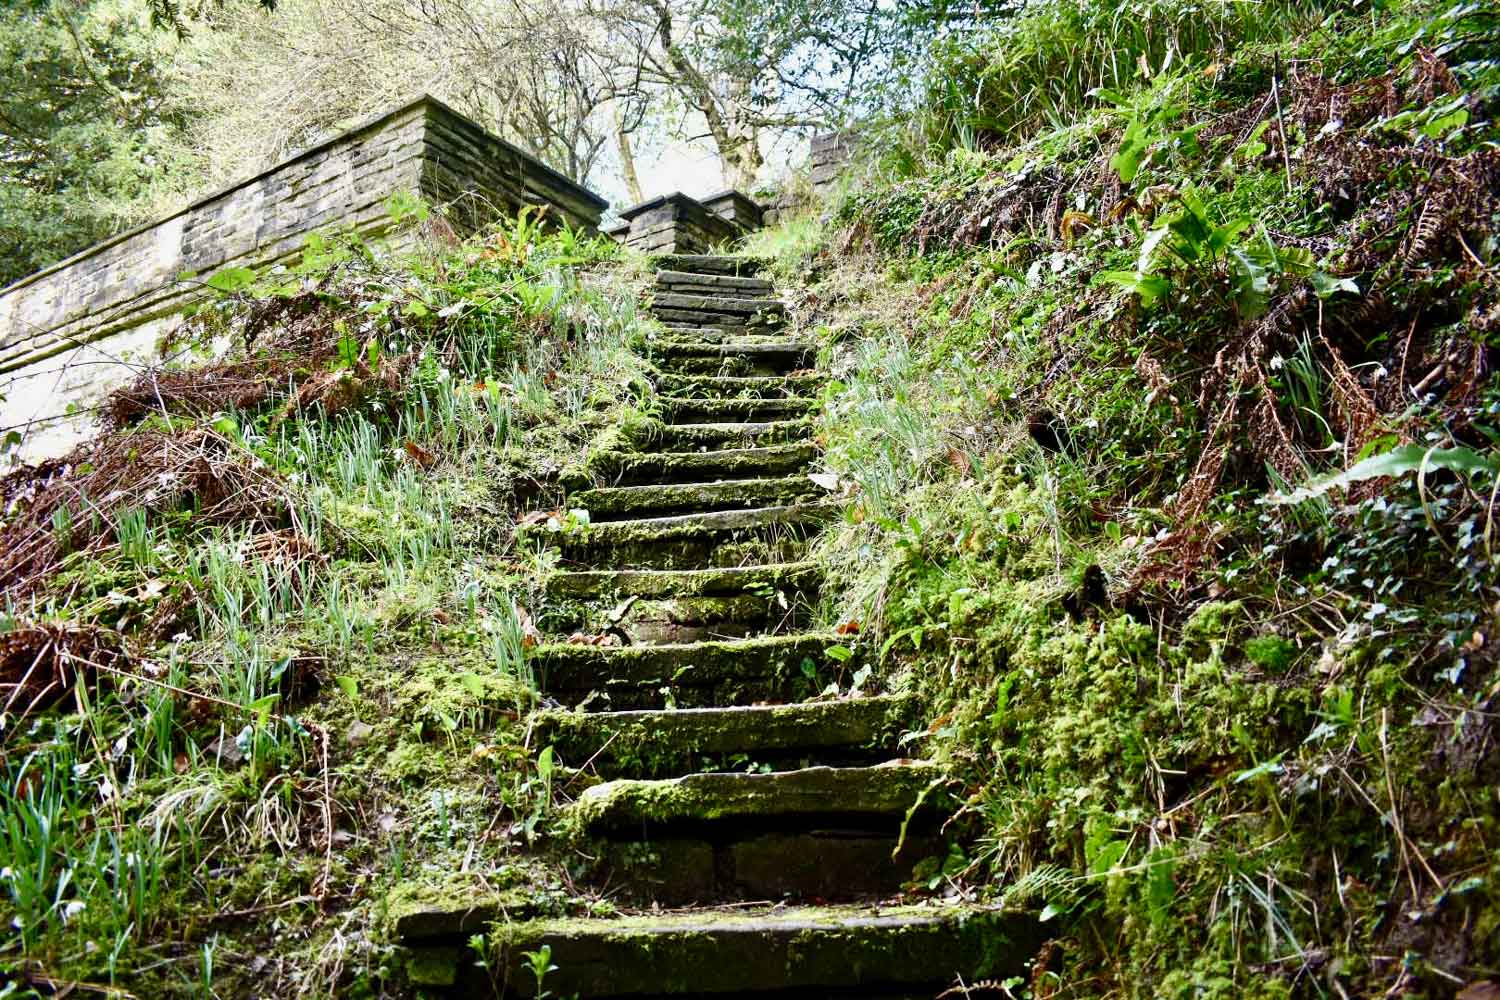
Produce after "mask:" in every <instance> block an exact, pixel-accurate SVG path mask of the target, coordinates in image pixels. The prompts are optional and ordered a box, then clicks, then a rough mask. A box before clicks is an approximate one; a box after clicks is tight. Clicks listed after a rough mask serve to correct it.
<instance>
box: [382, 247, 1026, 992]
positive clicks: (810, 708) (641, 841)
mask: <svg viewBox="0 0 1500 1000" xmlns="http://www.w3.org/2000/svg"><path fill="white" fill-rule="evenodd" d="M651 308H652V310H653V312H654V314H655V315H656V317H657V318H658V319H660V320H661V321H662V323H663V325H664V327H665V333H666V336H665V338H664V339H662V340H661V341H660V342H659V343H656V344H654V345H653V346H652V348H651V350H652V360H653V362H654V364H655V366H656V368H657V371H658V372H659V375H658V381H657V388H658V392H659V396H660V399H661V403H662V413H661V417H662V420H663V425H662V427H661V429H660V433H659V434H657V435H656V436H655V437H654V439H653V440H652V442H651V444H650V445H649V448H650V449H652V450H643V451H639V452H633V453H623V454H619V455H617V456H613V457H612V458H611V459H610V460H609V461H607V462H605V463H604V464H602V465H599V466H597V467H595V469H594V471H595V472H596V473H597V477H596V478H597V479H598V482H597V483H596V484H594V485H592V486H590V487H589V488H587V489H584V490H582V491H578V492H575V493H574V494H573V495H572V496H571V497H570V499H569V506H570V507H582V508H586V509H587V510H588V511H589V512H590V519H591V524H590V525H589V526H588V527H587V529H585V530H583V531H581V532H578V533H576V534H570V535H568V536H567V537H565V538H563V539H562V540H561V541H558V542H556V544H557V545H558V547H559V548H560V553H559V555H560V558H561V566H562V567H563V568H562V569H561V570H560V571H559V572H558V573H556V574H555V575H554V576H553V577H552V578H551V580H550V581H549V584H548V589H549V596H550V598H551V600H550V601H549V611H548V614H547V616H546V617H545V618H543V619H540V622H541V624H542V626H543V628H544V629H545V630H546V631H547V632H548V633H550V634H556V635H566V634H568V633H569V632H574V633H576V634H577V637H579V638H590V637H592V636H610V637H612V638H610V639H609V641H610V642H611V643H613V644H611V645H601V644H592V643H588V642H581V641H575V642H555V643H549V644H544V645H541V646H539V647H538V648H537V649H535V650H534V651H533V653H534V655H533V661H532V662H533V665H534V667H535V670H536V673H537V677H538V680H539V683H540V685H541V687H542V690H543V692H544V694H545V695H546V696H548V697H549V698H550V699H553V700H554V701H555V702H557V703H559V704H561V705H563V706H566V707H565V708H561V709H550V710H547V711H544V712H541V713H538V714H537V715H535V716H533V720H532V727H533V728H532V743H533V745H534V746H548V745H550V746H552V747H553V748H554V749H555V751H556V753H557V755H558V757H559V758H560V760H561V761H563V762H564V763H565V764H567V765H569V766H572V767H586V768H587V769H588V770H589V771H591V772H593V773H597V774H598V775H600V776H601V777H603V778H605V779H607V780H604V781H603V782H602V783H599V784H596V785H594V786H593V787H590V788H588V789H587V790H585V791H584V792H582V794H580V795H579V796H578V797H577V799H576V801H574V802H573V803H572V804H571V805H570V806H568V807H567V808H568V824H569V826H570V829H571V830H572V831H573V835H574V842H573V844H572V847H573V853H572V857H573V859H574V863H573V868H574V870H575V871H574V874H575V878H576V879H577V880H578V882H579V883H580V884H585V885H591V886H593V887H595V888H596V889H597V890H599V891H601V892H603V893H604V894H606V895H607V896H608V897H609V898H610V899H611V900H613V901H614V903H615V904H616V905H617V906H618V907H619V908H620V909H621V910H622V912H624V913H625V914H626V915H624V916H620V917H612V918H590V919H554V920H548V919H530V920H528V919H519V918H520V917H523V916H524V914H517V913H514V912H509V911H506V912H505V916H506V920H505V921H504V922H502V923H500V924H498V925H496V926H494V927H490V928H489V930H488V933H489V934H490V938H489V940H490V942H491V945H492V947H495V948H497V949H498V956H499V957H498V961H497V962H495V963H492V966H491V968H490V969H489V970H488V971H484V970H480V969H478V968H475V967H471V966H468V965H466V964H464V963H463V962H461V961H460V962H456V963H454V965H453V966H442V967H443V968H450V967H452V968H454V972H453V974H452V975H451V976H446V975H445V976H439V977H437V981H439V982H446V981H447V980H448V979H450V978H451V979H452V987H453V991H454V995H460V996H477V995H494V994H495V993H496V992H502V993H504V992H509V993H513V994H515V995H520V996H530V995H534V993H535V990H534V984H533V982H532V979H531V977H530V974H529V973H528V972H526V971H525V969H524V959H523V957H522V955H523V953H524V952H528V951H535V950H536V949H537V948H539V947H540V946H542V945H543V944H546V945H548V946H550V948H551V957H552V962H553V964H555V965H557V966H558V969H557V971H556V972H554V973H552V974H551V975H550V976H548V978H547V979H546V982H545V984H544V986H545V989H547V990H549V991H551V995H553V996H558V997H569V996H574V995H577V996H580V997H614V996H684V995H702V994H714V995H728V996H733V995H742V994H743V995H750V994H762V993H766V992H774V993H776V994H778V995H782V996H805V997H813V996H819V997H825V996H889V997H905V996H928V997H930V996H934V995H935V994H936V993H938V992H941V991H942V990H943V989H944V988H946V987H948V986H949V985H951V984H952V983H954V982H955V980H956V979H957V978H958V977H962V979H963V981H965V982H969V983H973V982H974V981H975V980H976V979H980V978H983V977H993V976H1000V975H1008V974H1013V973H1015V972H1016V971H1018V970H1020V969H1021V967H1022V966H1023V964H1024V962H1025V960H1026V959H1027V958H1028V957H1030V955H1031V954H1033V953H1034V951H1035V946H1036V943H1037V929H1036V926H1035V924H1034V923H1033V922H1031V921H1028V920H1026V919H1023V918H1020V917H1018V916H1017V915H1015V914H1012V913H1006V912H1001V911H997V910H993V909H984V908H979V907H971V906H965V905H961V904H954V903H938V902H934V901H924V900H923V899H922V898H921V897H918V896H907V895H903V883H904V882H905V881H906V880H907V879H909V877H910V875H911V870H912V866H913V864H914V863H915V862H917V861H918V860H920V859H921V858H923V857H926V856H929V855H931V854H934V853H937V852H939V851H940V850H941V849H942V841H941V837H940V823H941V820H942V819H943V818H944V812H943V807H944V805H945V804H946V801H945V798H944V795H945V793H944V791H943V783H942V782H941V781H940V780H938V779H939V777H940V775H939V772H938V770H937V768H936V767H935V766H934V765H932V764H929V763H926V762H922V761H912V760H905V759H902V757H901V755H900V752H899V748H898V738H899V735H900V734H901V732H902V731H903V730H904V729H907V728H910V727H911V726H912V725H914V724H915V722H916V720H915V718H914V706H913V705H912V704H911V703H910V701H908V700H907V699H904V698H900V697H894V696H888V695H880V696H867V697H859V698H842V699H834V700H826V699H824V700H813V699H816V698H817V697H818V695H819V693H820V692H822V691H823V690H824V688H825V687H827V686H828V685H829V684H830V683H838V684H841V685H842V687H843V688H844V689H846V690H847V688H848V687H849V684H850V678H851V675H852V673H853V671H854V668H855V667H856V666H857V659H856V660H851V659H850V658H849V657H848V653H847V650H846V649H844V648H838V649H834V652H835V653H837V654H839V655H838V656H831V655H830V654H829V650H830V649H831V648H834V647H846V646H848V645H849V641H848V640H847V639H841V638H840V637H837V636H835V635H832V634H828V633H820V632H816V631H811V630H810V623H811V621H812V617H813V616H812V613H811V608H812V606H813V602H814V601H815V600H816V597H817V591H818V588H819V587H820V585H821V584H822V582H823V581H822V578H821V574H820V572H819V570H818V568H817V566H816V565H814V564H813V563H812V562H810V561H807V547H808V544H809V540H810V538H811V537H812V536H813V535H815V534H816V533H817V531H818V530H819V529H820V528H821V527H822V525H823V524H824V523H825V522H826V521H827V520H828V519H829V518H831V517H834V516H836V514H837V512H838V508H837V506H836V505H835V504H834V503H832V502H831V501H830V500H829V499H828V498H827V496H826V494H825V493H824V492H823V491H822V490H821V488H819V487H818V486H816V484H814V483H813V482H812V481H811V480H810V479H809V478H808V477H807V474H806V473H807V469H808V467H809V465H810V463H811V462H812V461H813V460H814V459H815V457H816V454H817V450H816V447H815V446H814V445H813V444H812V443H811V441H810V440H809V433H810V427H809V423H808V420H807V415H808V414H809V413H810V412H811V410H812V409H813V407H814V405H815V398H816V394H817V392H818V391H819V387H820V385H821V382H822V376H821V375H819V374H817V373H816V372H813V371H810V370H809V366H810V365H811V364H812V363H813V361H814V358H815V354H816V352H815V350H814V347H813V345H812V344H809V343H803V342H800V341H797V340H795V339H792V338H791V337H790V336H788V335H787V334H786V333H785V330H784V326H785V322H786V316H785V308H784V306H783V304H782V303H781V302H780V301H779V300H778V299H776V298H775V296H774V291H773V289H772V286H771V284H770V283H769V282H768V281H766V280H765V279H764V278H762V277H760V276H759V275H758V273H757V264H756V262H755V261H753V260H748V259H744V258H735V257H724V256H676V257H669V258H664V259H662V269H661V270H660V271H659V273H658V277H657V286H656V292H655V296H654V299H653V301H652V306H651ZM657 449H659V450H657ZM500 912H501V910H500V908H499V907H497V906H496V905H495V904H493V903H489V902H486V901H484V900H460V901H454V904H453V905H451V906H446V907H436V908H433V907H427V908H424V909H421V910H418V911H414V912H411V913H407V914H403V915H402V916H400V917H399V919H398V921H397V928H398V932H399V933H401V934H402V936H403V938H404V940H405V942H406V943H407V944H408V945H410V946H412V947H414V948H416V949H418V950H423V949H425V953H426V954H433V953H434V951H433V949H434V948H436V949H438V950H441V949H442V948H444V947H447V948H450V949H452V950H453V953H454V957H455V958H458V957H461V956H462V952H461V950H460V949H458V948H457V947H456V945H457V943H459V942H461V941H462V940H464V938H465V936H466V935H467V934H470V933H474V932H475V931H478V930H481V929H484V928H485V927H486V925H487V924H488V922H489V921H491V920H494V919H495V918H496V916H497V915H498V914H499V913H500Z"/></svg>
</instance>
